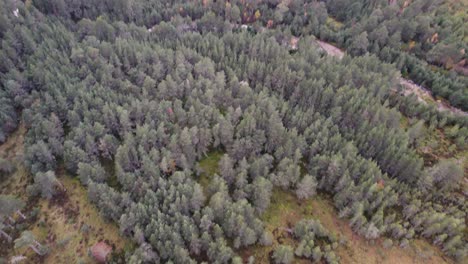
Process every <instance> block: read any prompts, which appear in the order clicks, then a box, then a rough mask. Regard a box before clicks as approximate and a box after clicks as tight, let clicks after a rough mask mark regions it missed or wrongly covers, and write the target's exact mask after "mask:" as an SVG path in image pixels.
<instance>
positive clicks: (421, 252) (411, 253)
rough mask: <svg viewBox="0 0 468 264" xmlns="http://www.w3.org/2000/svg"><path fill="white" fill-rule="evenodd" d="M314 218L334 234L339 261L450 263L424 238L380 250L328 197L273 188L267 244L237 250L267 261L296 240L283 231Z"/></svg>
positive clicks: (266, 217) (266, 216)
mask: <svg viewBox="0 0 468 264" xmlns="http://www.w3.org/2000/svg"><path fill="white" fill-rule="evenodd" d="M304 218H306V219H317V220H320V222H321V223H322V225H323V226H324V227H326V228H327V229H328V230H330V232H331V233H332V234H334V235H336V236H337V238H338V240H339V241H341V242H340V244H341V245H340V246H339V247H338V249H337V250H336V253H337V255H339V256H340V257H341V263H356V264H358V263H359V264H361V263H388V264H394V263H399V264H400V263H401V264H405V263H425V264H431V263H434V264H436V263H437V264H439V263H451V261H450V260H445V259H444V258H443V255H442V253H441V252H440V250H439V249H438V248H436V247H434V246H432V245H431V244H429V243H427V242H426V241H424V240H415V241H414V242H413V243H411V246H410V248H408V249H402V248H399V247H398V246H394V247H392V248H389V249H384V248H383V246H382V242H383V240H378V241H375V243H370V242H368V241H367V240H365V239H364V238H362V237H360V236H358V235H356V234H355V233H353V231H352V230H351V228H350V227H349V224H348V221H347V220H344V219H339V218H338V216H337V212H336V211H335V209H334V207H333V204H332V203H331V202H330V198H328V197H326V196H324V195H317V196H315V197H313V198H311V199H308V200H304V201H300V200H298V199H297V198H296V197H295V195H294V194H293V193H292V192H289V191H284V190H281V189H277V188H275V189H274V192H273V195H272V198H271V204H270V207H269V208H268V210H267V211H266V212H265V213H264V214H263V215H262V220H263V221H264V223H265V228H266V229H267V230H268V231H270V232H272V233H273V236H274V242H273V245H271V246H267V247H264V246H257V245H256V246H253V247H248V248H245V249H241V250H240V251H239V252H238V253H239V254H240V255H241V256H242V257H243V258H244V259H245V260H246V259H248V258H249V257H250V256H253V257H255V262H256V263H269V262H270V256H271V253H272V251H273V250H274V249H275V247H276V246H278V245H279V244H287V245H291V246H295V245H296V244H297V242H296V241H295V240H293V239H292V238H291V236H290V235H289V234H288V233H287V232H286V231H285V230H286V229H287V228H292V227H293V226H294V225H295V224H296V223H297V222H298V221H299V220H301V219H304ZM294 263H311V262H309V261H308V260H304V259H297V258H296V259H295V261H294Z"/></svg>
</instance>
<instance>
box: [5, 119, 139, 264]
mask: <svg viewBox="0 0 468 264" xmlns="http://www.w3.org/2000/svg"><path fill="white" fill-rule="evenodd" d="M25 132H26V129H25V127H24V126H23V125H21V126H20V127H19V129H18V130H17V131H16V132H15V133H13V134H12V135H10V136H9V138H8V140H7V142H5V144H2V145H0V156H1V157H4V158H7V159H8V160H10V161H11V162H14V163H16V164H17V170H16V171H15V172H14V173H13V174H12V175H11V177H9V178H8V179H7V180H6V181H5V182H2V183H0V193H1V194H10V195H14V196H17V197H19V198H20V199H22V200H24V201H28V203H27V208H28V209H31V208H34V207H36V208H39V209H40V211H39V215H38V218H37V220H35V221H34V222H31V221H30V220H29V219H28V221H27V222H26V223H25V224H26V227H27V229H28V230H31V231H32V232H33V234H34V235H35V237H36V240H37V241H38V242H39V243H41V244H42V245H45V246H47V247H49V249H50V253H49V254H48V255H47V256H45V257H43V258H39V257H38V256H37V255H36V254H35V253H34V252H33V251H32V250H30V249H28V248H22V249H16V250H15V249H11V250H9V252H8V255H6V256H1V257H4V258H5V259H9V258H10V257H11V256H14V255H20V254H22V255H25V256H26V257H27V260H26V261H23V262H21V263H34V264H36V263H94V261H93V260H92V259H91V258H90V257H89V256H88V248H89V247H90V246H92V245H93V244H94V243H96V242H98V241H100V240H105V241H106V242H108V243H109V244H110V245H112V246H113V247H114V249H115V250H114V251H119V250H122V249H124V248H126V247H132V246H133V245H132V243H131V242H130V241H129V240H128V239H127V238H123V237H122V236H120V232H119V229H118V227H117V225H116V224H115V223H109V222H106V221H105V220H104V219H103V218H102V217H101V215H100V214H99V212H98V210H97V208H96V207H95V206H94V205H92V204H91V203H90V202H89V200H88V195H87V191H86V189H85V188H84V187H83V186H82V185H81V184H80V182H79V181H78V180H77V179H76V178H72V177H71V176H69V175H67V174H65V173H64V172H63V171H57V177H58V179H59V180H60V182H61V183H62V184H63V186H64V187H65V189H66V192H65V194H64V199H63V200H62V202H52V201H48V200H45V199H42V198H38V199H32V200H31V199H28V196H27V193H26V188H27V186H28V185H29V184H30V183H31V182H32V177H31V175H30V174H29V172H28V171H27V169H26V168H25V167H24V166H23V165H22V164H21V163H20V160H21V159H17V157H21V156H22V155H23V149H24V147H23V139H24V134H25ZM25 210H26V209H25ZM24 213H28V212H27V211H24ZM84 224H86V225H87V226H88V227H89V231H88V232H82V227H83V225H84ZM28 226H29V227H28ZM18 235H19V234H18ZM14 238H16V237H14ZM9 246H11V247H12V245H9Z"/></svg>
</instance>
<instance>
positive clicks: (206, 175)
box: [198, 150, 224, 194]
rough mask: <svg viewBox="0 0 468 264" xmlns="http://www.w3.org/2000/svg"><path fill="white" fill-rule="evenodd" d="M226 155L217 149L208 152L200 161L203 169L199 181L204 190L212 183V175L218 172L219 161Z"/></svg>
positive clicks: (199, 164)
mask: <svg viewBox="0 0 468 264" xmlns="http://www.w3.org/2000/svg"><path fill="white" fill-rule="evenodd" d="M223 155H224V153H223V152H221V151H219V150H216V151H212V152H210V153H208V155H207V156H206V157H205V158H204V159H202V160H200V162H199V163H198V166H199V167H200V169H201V173H200V176H199V177H198V183H199V184H200V185H201V186H202V187H203V190H204V191H205V194H206V190H207V188H208V185H209V184H210V181H211V177H212V176H213V175H214V174H215V173H219V172H218V163H219V160H220V159H221V157H222V156H223Z"/></svg>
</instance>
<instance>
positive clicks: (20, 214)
mask: <svg viewBox="0 0 468 264" xmlns="http://www.w3.org/2000/svg"><path fill="white" fill-rule="evenodd" d="M16 213H17V214H19V216H21V218H23V220H26V216H25V215H24V214H23V213H21V211H20V210H18V211H16Z"/></svg>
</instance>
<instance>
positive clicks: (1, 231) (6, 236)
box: [0, 230, 13, 242]
mask: <svg viewBox="0 0 468 264" xmlns="http://www.w3.org/2000/svg"><path fill="white" fill-rule="evenodd" d="M0 235H2V236H4V237H5V238H6V239H7V240H8V242H11V241H12V240H13V238H11V236H10V235H8V234H7V233H5V231H3V230H0Z"/></svg>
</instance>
